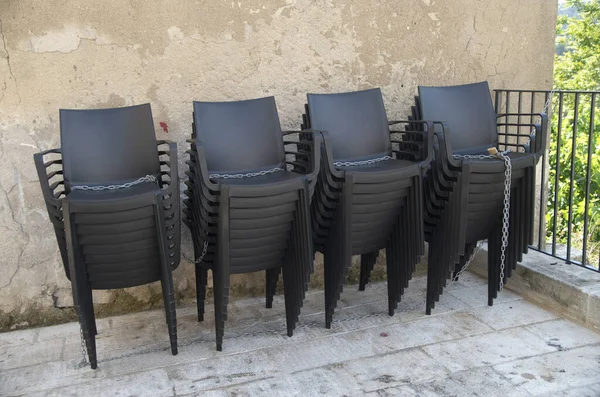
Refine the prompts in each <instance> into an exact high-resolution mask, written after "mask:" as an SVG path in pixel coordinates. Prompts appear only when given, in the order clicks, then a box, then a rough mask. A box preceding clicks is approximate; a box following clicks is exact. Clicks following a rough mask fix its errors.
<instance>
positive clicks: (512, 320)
mask: <svg viewBox="0 0 600 397" xmlns="http://www.w3.org/2000/svg"><path fill="white" fill-rule="evenodd" d="M469 313H471V314H472V315H473V316H475V317H477V318H478V319H480V320H481V321H483V322H484V323H486V324H488V325H489V326H490V327H492V328H493V329H496V330H501V329H505V328H510V327H518V326H521V325H529V324H533V323H539V322H542V321H547V320H553V319H556V318H557V317H556V316H555V315H554V314H553V313H551V312H549V311H547V310H544V309H542V308H539V307H537V306H535V305H533V304H531V303H529V302H526V301H523V300H518V301H514V302H506V303H495V304H494V306H491V307H490V306H483V307H477V308H473V309H471V310H469Z"/></svg>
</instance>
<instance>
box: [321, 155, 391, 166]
mask: <svg viewBox="0 0 600 397" xmlns="http://www.w3.org/2000/svg"><path fill="white" fill-rule="evenodd" d="M392 159H393V157H392V156H383V157H377V158H374V159H368V160H360V161H336V162H334V163H333V165H334V166H336V167H355V166H357V165H368V164H375V163H379V162H381V161H386V160H392Z"/></svg>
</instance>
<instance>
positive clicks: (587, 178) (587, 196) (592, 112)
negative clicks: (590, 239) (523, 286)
mask: <svg viewBox="0 0 600 397" xmlns="http://www.w3.org/2000/svg"><path fill="white" fill-rule="evenodd" d="M590 104H591V109H590V129H589V131H588V152H587V167H586V171H585V209H584V213H583V256H582V257H581V262H582V263H583V264H586V263H587V236H588V221H589V214H588V211H589V208H590V175H591V173H592V145H593V138H594V117H595V113H596V112H595V107H596V95H594V94H592V98H591V99H590Z"/></svg>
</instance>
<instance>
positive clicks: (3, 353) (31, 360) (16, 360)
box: [0, 338, 65, 371]
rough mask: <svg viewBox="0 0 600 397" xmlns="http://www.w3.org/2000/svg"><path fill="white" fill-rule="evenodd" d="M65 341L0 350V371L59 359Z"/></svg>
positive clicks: (8, 347) (16, 346) (59, 340)
mask: <svg viewBox="0 0 600 397" xmlns="http://www.w3.org/2000/svg"><path fill="white" fill-rule="evenodd" d="M64 343H65V340H64V338H62V339H57V340H54V341H53V343H34V344H31V345H15V346H7V347H2V348H0V371H4V370H7V369H11V368H20V367H26V366H28V365H34V364H38V363H43V362H48V361H58V360H60V358H61V354H62V350H63V346H64Z"/></svg>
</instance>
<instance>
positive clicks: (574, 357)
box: [494, 345, 600, 395]
mask: <svg viewBox="0 0 600 397" xmlns="http://www.w3.org/2000/svg"><path fill="white" fill-rule="evenodd" d="M494 368H495V369H496V371H498V372H499V373H501V374H503V375H504V376H506V377H507V378H509V379H510V380H511V382H512V383H513V384H515V385H517V386H518V387H519V388H520V389H522V390H526V391H528V392H529V393H531V394H533V395H550V394H551V393H554V392H556V391H562V390H565V389H569V388H576V387H583V386H588V385H594V384H596V383H598V380H599V379H600V345H591V346H584V347H580V348H577V349H573V350H568V351H561V352H556V353H552V354H546V355H542V356H536V357H531V358H527V359H522V360H518V361H515V362H510V363H505V364H499V365H496V366H495V367H494ZM567 393H568V392H567ZM567 395H568V394H567Z"/></svg>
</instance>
